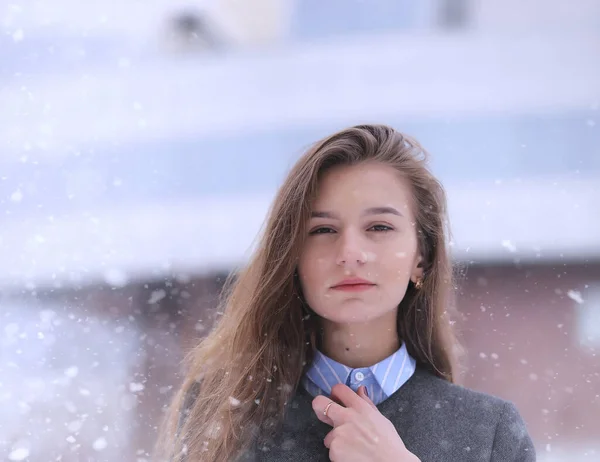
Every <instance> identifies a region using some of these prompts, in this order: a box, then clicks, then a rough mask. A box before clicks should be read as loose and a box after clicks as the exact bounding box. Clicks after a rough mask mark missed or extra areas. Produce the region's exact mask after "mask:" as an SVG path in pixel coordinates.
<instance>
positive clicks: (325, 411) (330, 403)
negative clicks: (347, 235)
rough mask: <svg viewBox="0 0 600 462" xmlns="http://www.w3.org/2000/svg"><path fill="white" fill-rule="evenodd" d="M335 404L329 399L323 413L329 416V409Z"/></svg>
mask: <svg viewBox="0 0 600 462" xmlns="http://www.w3.org/2000/svg"><path fill="white" fill-rule="evenodd" d="M332 404H333V401H329V404H328V405H327V406H325V410H324V411H323V415H324V416H325V417H327V411H328V410H329V406H331V405H332Z"/></svg>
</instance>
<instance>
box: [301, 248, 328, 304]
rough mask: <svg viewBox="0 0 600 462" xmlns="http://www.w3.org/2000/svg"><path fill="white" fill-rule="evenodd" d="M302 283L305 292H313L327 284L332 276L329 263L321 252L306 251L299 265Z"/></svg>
mask: <svg viewBox="0 0 600 462" xmlns="http://www.w3.org/2000/svg"><path fill="white" fill-rule="evenodd" d="M298 272H299V275H300V282H301V283H302V287H303V289H304V291H305V294H306V292H307V291H313V290H316V289H318V288H319V287H320V286H323V285H326V284H327V282H328V281H327V276H328V275H331V274H332V273H331V271H330V269H329V261H328V259H327V258H325V257H323V256H322V254H321V253H320V252H311V251H310V250H308V251H306V252H305V253H304V254H303V256H302V257H301V258H300V262H299V264H298Z"/></svg>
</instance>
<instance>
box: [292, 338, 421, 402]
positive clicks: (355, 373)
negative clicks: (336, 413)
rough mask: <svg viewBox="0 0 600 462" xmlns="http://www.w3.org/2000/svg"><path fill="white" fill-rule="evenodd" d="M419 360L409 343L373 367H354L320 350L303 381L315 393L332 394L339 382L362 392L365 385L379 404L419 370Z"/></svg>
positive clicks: (309, 390)
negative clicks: (408, 348)
mask: <svg viewBox="0 0 600 462" xmlns="http://www.w3.org/2000/svg"><path fill="white" fill-rule="evenodd" d="M415 367H416V361H415V360H414V358H412V357H411V356H410V355H409V354H408V351H406V346H405V345H404V344H402V346H401V347H400V348H399V349H398V351H396V352H395V353H394V354H392V355H391V356H388V357H387V358H385V359H384V360H383V361H380V362H378V363H377V364H374V365H373V366H371V367H359V368H356V369H352V368H350V367H348V366H344V365H343V364H340V363H338V362H337V361H334V360H333V359H331V358H329V357H327V356H325V355H324V354H323V353H321V352H320V351H318V350H317V352H316V353H315V358H314V360H313V363H312V365H311V366H310V368H309V369H308V370H307V371H306V373H305V374H304V377H302V385H303V386H304V388H305V389H306V391H308V392H309V393H310V394H311V395H312V396H317V395H327V396H329V395H330V394H331V388H332V387H333V386H334V385H335V384H336V383H345V384H346V385H348V386H349V387H350V388H351V389H352V390H354V391H355V392H358V387H360V386H361V385H365V386H366V387H367V393H368V395H369V398H371V400H372V401H373V402H374V403H375V404H379V403H381V402H382V401H384V400H385V399H387V398H388V397H390V396H391V395H393V394H394V393H395V392H396V391H398V389H400V387H401V386H402V385H404V384H405V383H406V381H407V380H408V379H410V378H411V377H412V375H413V373H414V372H415Z"/></svg>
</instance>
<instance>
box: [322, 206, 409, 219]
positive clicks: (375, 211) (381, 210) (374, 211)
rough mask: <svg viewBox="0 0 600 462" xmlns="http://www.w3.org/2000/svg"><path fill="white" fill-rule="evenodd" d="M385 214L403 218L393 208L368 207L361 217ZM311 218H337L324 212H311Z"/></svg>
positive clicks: (330, 213)
mask: <svg viewBox="0 0 600 462" xmlns="http://www.w3.org/2000/svg"><path fill="white" fill-rule="evenodd" d="M386 214H390V215H396V216H399V217H402V216H404V215H402V214H401V213H400V212H399V211H398V210H397V209H395V208H394V207H389V206H385V207H369V208H368V209H365V210H363V212H362V214H361V215H363V216H366V215H386ZM311 217H312V218H331V219H336V218H337V216H336V215H335V213H332V212H325V211H313V212H312V213H311Z"/></svg>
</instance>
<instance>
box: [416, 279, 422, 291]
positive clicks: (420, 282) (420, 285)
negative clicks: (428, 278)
mask: <svg viewBox="0 0 600 462" xmlns="http://www.w3.org/2000/svg"><path fill="white" fill-rule="evenodd" d="M422 287H423V278H419V279H417V282H415V289H417V290H421V288H422Z"/></svg>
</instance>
